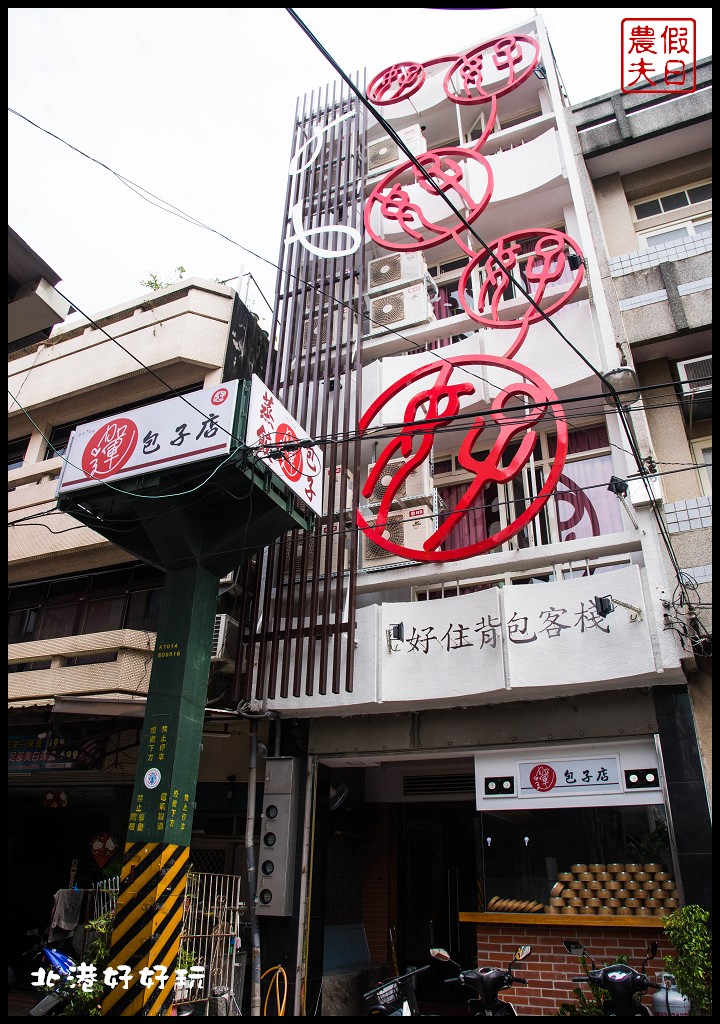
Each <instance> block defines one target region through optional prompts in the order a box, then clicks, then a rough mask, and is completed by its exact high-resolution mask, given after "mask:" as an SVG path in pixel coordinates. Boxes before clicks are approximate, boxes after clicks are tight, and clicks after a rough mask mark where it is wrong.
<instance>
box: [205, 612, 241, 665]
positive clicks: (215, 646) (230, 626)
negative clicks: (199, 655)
mask: <svg viewBox="0 0 720 1024" xmlns="http://www.w3.org/2000/svg"><path fill="white" fill-rule="evenodd" d="M239 632H240V624H239V623H238V622H237V620H236V619H233V618H232V617H231V616H230V615H216V616H215V626H214V628H213V638H212V648H211V650H210V660H211V661H213V662H222V663H223V664H225V665H226V666H228V671H232V669H233V668H234V667H235V655H236V654H237V649H238V637H239Z"/></svg>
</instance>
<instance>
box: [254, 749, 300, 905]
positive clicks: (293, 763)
mask: <svg viewBox="0 0 720 1024" xmlns="http://www.w3.org/2000/svg"><path fill="white" fill-rule="evenodd" d="M300 769H301V761H300V759H299V758H297V757H269V758H268V759H267V761H266V762H265V788H264V791H263V816H262V825H261V828H260V852H259V857H258V860H259V864H258V885H257V900H256V903H255V910H256V913H257V914H258V915H259V916H261V917H290V916H291V915H292V910H293V894H294V891H295V885H294V883H295V865H296V855H297V829H298V804H299V802H300V801H299V797H300V787H301V784H302V780H301V770H300Z"/></svg>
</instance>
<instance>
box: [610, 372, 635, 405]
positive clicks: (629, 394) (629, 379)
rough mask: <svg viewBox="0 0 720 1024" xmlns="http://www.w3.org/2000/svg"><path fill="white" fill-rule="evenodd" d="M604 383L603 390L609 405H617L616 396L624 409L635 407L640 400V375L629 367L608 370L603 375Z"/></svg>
mask: <svg viewBox="0 0 720 1024" xmlns="http://www.w3.org/2000/svg"><path fill="white" fill-rule="evenodd" d="M602 381H603V383H602V390H603V394H604V395H605V401H606V402H607V404H608V405H612V406H614V405H615V401H616V400H615V395H617V401H618V402H619V403H620V405H621V406H622V407H623V409H627V408H628V406H630V405H634V404H635V402H637V400H638V399H639V398H640V381H639V380H638V375H637V374H636V373H635V371H634V370H633V369H632V368H631V367H629V366H618V368H617V369H616V370H608V372H607V373H604V374H603V375H602Z"/></svg>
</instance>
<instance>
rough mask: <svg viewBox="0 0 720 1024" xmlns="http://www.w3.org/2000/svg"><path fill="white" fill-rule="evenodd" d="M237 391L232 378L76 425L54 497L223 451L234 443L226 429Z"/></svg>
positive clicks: (232, 419)
mask: <svg viewBox="0 0 720 1024" xmlns="http://www.w3.org/2000/svg"><path fill="white" fill-rule="evenodd" d="M237 393H238V382H237V381H227V382H226V383H225V384H221V385H216V386H214V387H211V388H205V389H204V390H203V391H196V392H192V393H191V394H189V395H182V396H176V397H174V398H168V399H166V400H165V401H164V402H155V403H153V404H152V405H144V406H142V407H141V408H139V409H132V410H131V411H129V412H126V413H120V414H118V415H116V416H110V417H105V418H104V419H100V420H93V421H92V422H91V423H85V424H83V425H82V426H79V427H76V428H75V430H74V431H73V432H72V434H71V436H70V443H69V444H68V448H67V452H66V454H65V460H64V462H63V468H62V472H61V474H60V479H59V482H58V490H57V494H58V496H60V495H63V494H71V493H75V492H76V491H78V490H81V489H82V488H84V487H93V486H96V485H97V484H98V483H102V482H107V483H109V482H110V481H112V482H113V483H114V482H115V481H117V480H121V479H126V478H127V477H132V476H138V475H140V474H141V473H147V472H155V471H157V470H163V469H170V468H174V467H176V466H182V465H184V464H186V463H190V462H198V461H200V460H201V459H211V458H217V457H218V456H223V455H228V454H229V453H230V452H231V451H233V450H234V449H236V448H237V447H238V439H237V438H234V437H233V432H232V431H233V421H234V418H235V404H236V401H237Z"/></svg>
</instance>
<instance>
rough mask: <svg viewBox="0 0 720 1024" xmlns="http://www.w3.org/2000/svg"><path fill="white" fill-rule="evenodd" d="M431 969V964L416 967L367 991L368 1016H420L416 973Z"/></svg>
mask: <svg viewBox="0 0 720 1024" xmlns="http://www.w3.org/2000/svg"><path fill="white" fill-rule="evenodd" d="M429 969H430V964H426V965H425V966H424V967H416V968H415V969H414V970H412V971H408V973H407V974H399V975H398V976H397V977H396V978H386V979H385V981H381V982H380V984H379V985H376V986H375V988H371V989H370V991H369V992H365V994H364V995H363V999H364V1000H365V1005H366V1007H367V1016H368V1017H420V1016H422V1014H421V1013H420V1010H419V1009H418V1003H417V998H416V996H415V975H416V974H422V972H423V971H427V970H429Z"/></svg>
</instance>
